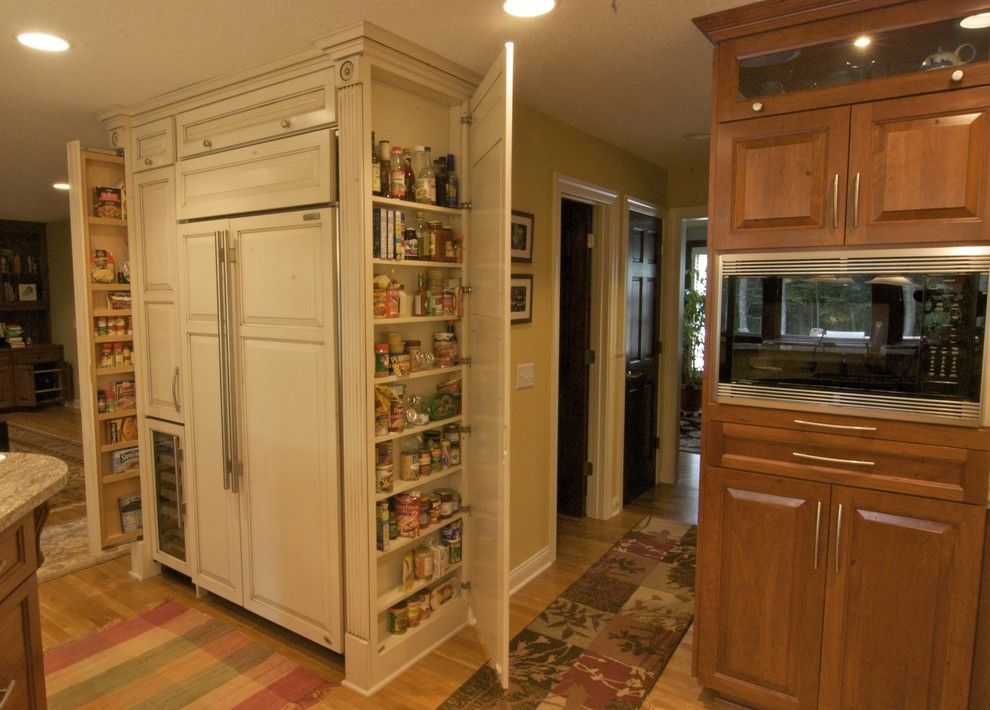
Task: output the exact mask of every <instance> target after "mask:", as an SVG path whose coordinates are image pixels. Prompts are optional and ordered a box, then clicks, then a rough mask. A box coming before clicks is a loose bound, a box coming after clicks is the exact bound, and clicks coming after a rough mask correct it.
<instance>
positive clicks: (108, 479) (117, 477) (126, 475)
mask: <svg viewBox="0 0 990 710" xmlns="http://www.w3.org/2000/svg"><path fill="white" fill-rule="evenodd" d="M140 475H141V471H140V469H135V470H133V471H124V472H123V473H105V474H103V475H102V476H101V477H100V479H101V480H102V481H103V483H104V484H107V483H117V481H129V480H130V479H132V478H138V477H139V476H140Z"/></svg>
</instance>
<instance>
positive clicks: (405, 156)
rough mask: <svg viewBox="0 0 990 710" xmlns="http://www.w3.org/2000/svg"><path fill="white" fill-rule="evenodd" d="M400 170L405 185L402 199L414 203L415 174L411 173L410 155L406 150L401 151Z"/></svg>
mask: <svg viewBox="0 0 990 710" xmlns="http://www.w3.org/2000/svg"><path fill="white" fill-rule="evenodd" d="M402 169H403V171H404V173H403V177H404V181H403V182H404V185H405V195H403V197H402V199H404V200H409V201H410V202H414V201H415V200H416V173H415V172H414V171H413V166H412V154H411V153H410V152H409V149H408V148H406V149H405V150H403V151H402Z"/></svg>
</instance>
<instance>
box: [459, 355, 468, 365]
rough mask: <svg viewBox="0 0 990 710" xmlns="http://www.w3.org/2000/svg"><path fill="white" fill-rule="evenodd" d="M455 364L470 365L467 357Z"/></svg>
mask: <svg viewBox="0 0 990 710" xmlns="http://www.w3.org/2000/svg"><path fill="white" fill-rule="evenodd" d="M457 362H458V364H459V365H470V364H471V358H469V357H462V358H460V359H459V360H458V361H457Z"/></svg>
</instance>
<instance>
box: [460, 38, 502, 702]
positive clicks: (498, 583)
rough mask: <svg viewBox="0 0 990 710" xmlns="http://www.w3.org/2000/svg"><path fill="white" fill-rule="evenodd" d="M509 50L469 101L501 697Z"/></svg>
mask: <svg viewBox="0 0 990 710" xmlns="http://www.w3.org/2000/svg"><path fill="white" fill-rule="evenodd" d="M512 51H513V46H512V43H511V42H510V43H507V44H506V45H505V50H504V51H503V53H502V55H501V57H499V59H498V61H497V62H496V63H495V65H494V66H493V67H492V68H491V69H490V70H489V72H488V74H487V75H486V76H485V78H484V80H483V81H482V82H481V85H480V86H479V87H478V90H477V91H476V92H475V94H474V95H473V96H472V97H471V103H470V112H471V130H470V134H469V141H470V156H471V164H470V166H469V169H470V182H469V185H468V187H469V189H470V191H471V194H470V199H471V230H470V231H471V246H470V248H469V249H468V250H467V251H468V254H467V260H468V273H469V275H470V283H471V284H473V290H472V292H471V295H470V296H469V297H468V299H467V304H468V313H469V316H470V318H469V323H470V327H469V333H468V338H469V341H468V342H469V345H470V353H469V354H470V356H471V366H470V367H469V368H468V381H469V387H468V392H470V396H471V402H472V404H471V408H470V417H471V439H470V445H471V459H470V461H471V463H470V467H469V468H470V471H469V474H468V475H469V476H470V478H469V491H470V496H471V499H470V503H471V509H472V513H471V538H472V542H471V554H470V555H469V557H468V559H469V560H470V562H469V564H470V566H471V568H470V571H471V585H472V589H471V603H472V612H473V614H474V617H475V619H476V621H477V625H478V631H479V632H480V634H481V639H482V642H483V643H484V644H485V646H486V647H487V650H488V653H489V655H490V656H491V658H492V663H493V665H494V666H495V670H496V671H497V672H498V675H499V678H500V680H501V682H502V687H507V686H508V677H509V676H508V674H509V469H508V461H509V381H508V376H509V251H508V248H509V247H508V245H509V214H510V199H511V195H512Z"/></svg>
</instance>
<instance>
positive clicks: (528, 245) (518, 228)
mask: <svg viewBox="0 0 990 710" xmlns="http://www.w3.org/2000/svg"><path fill="white" fill-rule="evenodd" d="M509 252H510V254H511V255H512V260H513V261H521V262H523V263H526V264H531V263H533V215H531V214H530V213H529V212H520V211H519V210H512V220H511V222H510V224H509Z"/></svg>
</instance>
